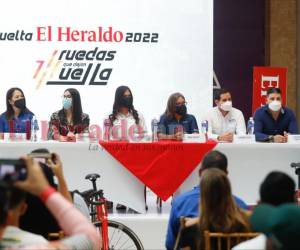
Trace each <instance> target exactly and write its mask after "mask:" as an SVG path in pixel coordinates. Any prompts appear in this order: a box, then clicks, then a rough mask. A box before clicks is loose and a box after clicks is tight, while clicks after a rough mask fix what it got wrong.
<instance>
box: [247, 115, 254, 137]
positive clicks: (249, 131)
mask: <svg viewBox="0 0 300 250" xmlns="http://www.w3.org/2000/svg"><path fill="white" fill-rule="evenodd" d="M247 134H248V135H253V134H254V120H253V117H250V118H249V121H248V123H247Z"/></svg>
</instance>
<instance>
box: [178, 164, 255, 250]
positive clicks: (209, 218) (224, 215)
mask: <svg viewBox="0 0 300 250" xmlns="http://www.w3.org/2000/svg"><path fill="white" fill-rule="evenodd" d="M200 190H201V198H200V201H201V202H200V211H199V214H200V218H199V217H198V218H193V219H189V220H186V222H185V226H186V227H185V228H183V230H182V231H181V233H180V234H179V239H178V242H179V244H178V245H179V247H180V248H183V249H186V250H187V249H204V231H205V230H208V231H210V232H222V233H236V232H250V231H251V229H250V224H249V221H248V216H247V214H246V212H244V211H243V210H241V209H240V208H239V207H238V206H237V205H236V203H235V202H234V200H233V198H232V193H231V186H230V182H229V180H228V177H227V175H226V174H225V173H224V172H223V171H221V170H220V169H217V168H211V169H207V170H204V172H203V173H202V175H201V181H200ZM214 244H216V242H212V249H216V248H215V247H216V245H214ZM231 247H232V246H231ZM230 249H231V248H230Z"/></svg>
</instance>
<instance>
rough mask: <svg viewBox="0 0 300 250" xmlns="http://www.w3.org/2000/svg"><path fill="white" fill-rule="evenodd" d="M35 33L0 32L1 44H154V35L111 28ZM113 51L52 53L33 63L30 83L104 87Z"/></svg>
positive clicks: (49, 28)
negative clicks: (27, 42)
mask: <svg viewBox="0 0 300 250" xmlns="http://www.w3.org/2000/svg"><path fill="white" fill-rule="evenodd" d="M35 31H36V32H35V33H33V32H25V31H24V30H17V31H16V32H0V42H1V41H21V42H22V41H23V42H26V41H33V40H35V41H37V42H41V43H44V42H90V43H94V44H95V43H108V42H109V43H116V44H118V43H120V42H126V43H158V37H159V34H158V33H145V32H123V31H119V30H116V29H114V28H113V27H111V26H109V27H96V28H95V29H93V30H78V29H74V28H71V27H52V26H45V27H36V29H35ZM116 54H117V50H103V49H102V50H101V49H99V47H97V46H96V47H94V48H92V49H90V50H54V51H52V52H51V53H50V55H49V57H48V58H46V59H45V58H43V59H40V60H37V61H36V62H37V67H36V69H35V71H34V75H33V79H35V81H36V83H37V86H36V87H37V89H38V88H40V87H41V86H43V85H98V86H103V85H107V84H108V82H109V79H110V77H111V74H112V71H113V61H114V59H115V56H116Z"/></svg>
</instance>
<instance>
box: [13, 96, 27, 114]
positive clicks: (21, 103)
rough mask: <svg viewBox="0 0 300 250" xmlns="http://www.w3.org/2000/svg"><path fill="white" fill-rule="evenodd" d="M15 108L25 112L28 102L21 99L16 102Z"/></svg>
mask: <svg viewBox="0 0 300 250" xmlns="http://www.w3.org/2000/svg"><path fill="white" fill-rule="evenodd" d="M15 106H16V107H17V108H19V109H21V110H22V111H24V110H25V109H26V101H25V98H22V99H19V100H16V101H15Z"/></svg>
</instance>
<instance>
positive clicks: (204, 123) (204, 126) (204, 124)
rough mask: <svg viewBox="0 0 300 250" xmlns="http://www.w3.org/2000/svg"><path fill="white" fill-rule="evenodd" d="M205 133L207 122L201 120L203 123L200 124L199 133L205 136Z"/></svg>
mask: <svg viewBox="0 0 300 250" xmlns="http://www.w3.org/2000/svg"><path fill="white" fill-rule="evenodd" d="M207 131H208V120H203V121H202V122H201V132H202V133H203V134H206V133H207Z"/></svg>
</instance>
